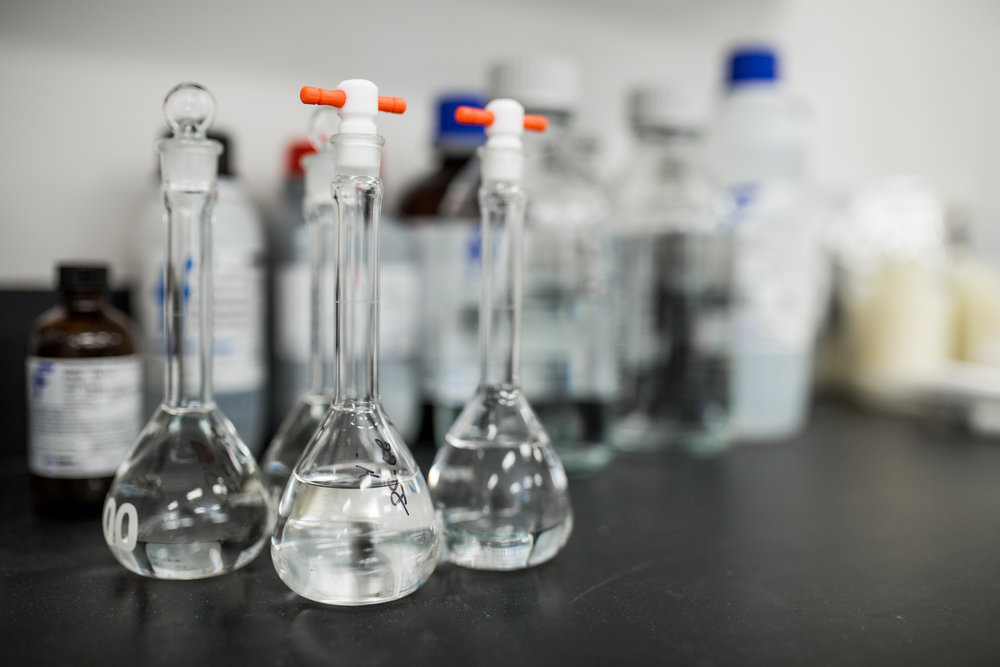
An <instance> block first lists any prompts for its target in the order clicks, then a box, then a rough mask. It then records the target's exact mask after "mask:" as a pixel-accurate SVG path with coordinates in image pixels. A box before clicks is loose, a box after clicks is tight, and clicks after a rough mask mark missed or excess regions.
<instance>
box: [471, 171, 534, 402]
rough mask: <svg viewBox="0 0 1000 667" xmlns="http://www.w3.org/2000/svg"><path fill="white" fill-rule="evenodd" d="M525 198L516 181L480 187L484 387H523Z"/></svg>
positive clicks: (482, 371) (481, 346)
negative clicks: (522, 315)
mask: <svg viewBox="0 0 1000 667" xmlns="http://www.w3.org/2000/svg"><path fill="white" fill-rule="evenodd" d="M526 200H527V198H526V196H525V194H524V191H523V190H522V189H521V187H520V185H519V184H516V183H511V182H505V181H485V182H484V183H483V185H482V187H481V188H480V190H479V207H480V211H482V251H481V257H482V267H483V280H482V296H481V300H480V306H479V352H480V363H481V366H480V371H481V373H480V375H481V377H480V389H487V388H497V387H499V388H502V389H518V388H520V383H521V381H520V365H521V271H522V260H521V237H522V233H523V228H524V209H525V204H526Z"/></svg>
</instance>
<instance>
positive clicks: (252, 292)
mask: <svg viewBox="0 0 1000 667" xmlns="http://www.w3.org/2000/svg"><path fill="white" fill-rule="evenodd" d="M264 264H265V262H264V258H263V257H261V256H260V253H259V252H256V251H254V250H253V249H252V248H218V249H216V252H215V257H214V267H213V268H214V272H213V286H214V298H213V308H214V319H213V339H214V352H215V354H214V357H213V376H212V381H213V387H214V389H215V391H216V393H230V392H241V391H252V390H254V389H257V388H259V387H260V386H261V385H262V384H263V383H264V377H265V373H266V368H265V349H264V327H265V317H266V313H265V311H264V308H265V300H264V299H265V294H264V291H265V290H266V288H267V285H266V277H265V273H264ZM144 266H145V267H146V268H145V270H144V273H143V275H142V279H141V285H140V290H141V294H142V298H141V299H139V303H140V304H141V305H140V307H139V309H138V316H139V317H138V319H139V323H140V325H141V326H142V331H143V335H144V337H145V340H146V346H147V347H146V349H147V351H148V354H147V355H146V362H147V365H146V386H147V387H151V388H155V389H156V390H157V391H160V390H162V387H163V357H164V329H163V299H164V292H165V290H164V286H163V259H162V256H161V255H160V254H159V253H156V254H153V253H151V254H150V256H149V257H147V261H146V262H145V264H144ZM196 279H197V278H196V276H194V275H190V272H189V273H188V274H186V275H185V277H184V284H185V286H186V287H187V289H185V291H184V298H185V299H190V298H196V296H197V289H195V282H196ZM192 325H193V326H192V330H194V326H196V323H194V322H192ZM186 349H187V351H188V353H190V354H197V350H194V349H193V348H186Z"/></svg>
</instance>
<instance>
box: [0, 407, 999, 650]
mask: <svg viewBox="0 0 1000 667" xmlns="http://www.w3.org/2000/svg"><path fill="white" fill-rule="evenodd" d="M426 457H427V452H426V450H425V451H424V458H425V459H426ZM0 465H2V467H0V470H2V478H0V499H2V511H0V607H2V611H0V633H2V636H0V664H2V665H27V664H31V665H50V664H56V665H58V664H67V665H92V664H93V665H96V664H103V665H124V664H127V665H215V666H219V665H300V664H302V665H324V666H328V665H397V666H399V667H406V666H407V665H499V666H503V667H512V666H513V667H527V666H529V665H545V666H547V667H548V666H555V665H619V664H628V665H633V664H644V665H668V664H670V665H673V664H697V665H713V664H722V665H745V664H762V665H782V664H794V665H851V664H869V665H886V664H893V665H895V664H900V665H904V664H905V665H943V664H983V665H997V664H1000V443H991V442H987V441H979V440H976V439H974V438H971V437H965V436H956V435H954V434H953V433H952V434H949V433H946V432H944V431H937V430H935V429H932V428H928V427H927V425H926V424H922V423H919V422H914V421H906V420H902V419H895V418H888V417H884V416H876V415H871V414H866V413H862V412H858V411H856V410H853V409H850V408H848V407H845V406H841V405H836V404H822V405H821V406H819V407H818V408H816V409H815V411H814V415H813V419H812V421H811V424H810V427H809V429H808V431H807V432H806V433H805V434H803V435H802V436H801V437H799V438H798V439H796V440H795V441H794V442H791V443H787V444H781V445H770V446H741V447H737V448H735V449H734V450H732V451H731V452H729V453H728V454H727V455H725V456H723V457H721V458H719V459H717V460H714V461H690V460H684V459H664V460H655V461H648V460H646V461H640V460H633V459H621V460H618V461H616V462H614V463H613V464H612V465H611V467H610V468H609V469H608V470H606V471H605V472H604V473H603V474H601V475H599V476H597V477H594V478H592V479H588V480H583V481H578V482H574V483H573V484H572V487H571V491H572V496H573V504H574V508H575V514H576V527H575V530H574V533H573V536H572V538H571V539H570V541H569V544H568V545H567V546H566V548H565V550H564V551H563V552H562V553H560V554H559V555H558V556H557V557H556V558H555V559H554V560H553V561H551V562H549V563H547V564H545V565H542V566H540V567H536V568H534V569H530V570H526V571H522V572H514V573H482V572H473V571H469V570H464V569H460V568H457V567H453V566H450V565H446V564H442V565H440V566H439V567H438V570H437V572H436V573H435V574H434V576H432V577H431V579H430V580H429V581H428V582H427V584H426V585H425V586H424V587H423V588H422V589H421V590H419V591H417V592H416V593H415V594H413V595H411V596H409V597H407V598H404V599H402V600H399V601H397V602H394V603H390V604H385V605H377V606H371V607H362V608H332V607H325V606H323V605H319V604H314V603H311V602H308V601H306V600H304V599H302V598H299V597H297V596H295V595H294V594H293V593H291V592H290V591H289V590H288V589H286V588H285V587H284V585H283V584H282V583H281V581H280V580H279V579H278V577H277V575H276V574H275V573H274V570H273V569H272V567H271V562H270V557H269V555H268V553H267V552H266V551H265V552H264V553H263V554H262V555H261V556H260V557H259V558H258V559H257V560H256V561H255V562H254V563H252V564H251V565H250V566H248V567H247V568H245V569H244V570H242V571H239V572H236V573H234V574H229V575H226V576H222V577H217V578H214V579H206V580H200V581H190V582H178V581H153V580H150V579H145V578H142V577H139V576H137V575H133V574H131V573H129V572H127V571H125V570H124V569H123V568H122V567H121V566H119V565H118V564H117V562H116V561H115V560H114V559H113V558H112V557H111V555H110V553H109V552H108V549H107V547H106V546H105V544H104V540H103V537H102V535H101V530H100V527H99V522H98V521H97V520H96V519H94V520H92V521H82V522H60V521H52V520H43V519H40V518H37V517H36V516H35V515H34V514H33V512H32V510H31V508H30V504H29V500H28V484H27V475H26V469H25V462H24V458H23V456H21V457H17V456H8V457H7V458H5V459H0Z"/></svg>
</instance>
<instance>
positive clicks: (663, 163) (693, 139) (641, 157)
mask: <svg viewBox="0 0 1000 667" xmlns="http://www.w3.org/2000/svg"><path fill="white" fill-rule="evenodd" d="M634 135H635V140H636V146H637V147H636V160H637V162H638V163H639V167H640V168H643V169H648V170H650V171H653V172H656V173H657V174H659V175H661V176H667V177H669V176H677V177H679V176H682V175H683V174H686V173H688V172H689V171H690V170H691V169H692V166H693V165H694V162H695V159H696V156H697V151H698V135H697V133H695V132H693V131H685V130H672V129H667V128H643V127H637V128H635V131H634Z"/></svg>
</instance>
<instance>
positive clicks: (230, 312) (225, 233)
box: [133, 134, 268, 455]
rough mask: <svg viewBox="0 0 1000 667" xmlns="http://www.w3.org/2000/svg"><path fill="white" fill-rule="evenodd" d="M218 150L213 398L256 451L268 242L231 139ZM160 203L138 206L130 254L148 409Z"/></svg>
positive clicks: (158, 329) (158, 285) (158, 365)
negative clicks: (237, 168) (238, 172)
mask: <svg viewBox="0 0 1000 667" xmlns="http://www.w3.org/2000/svg"><path fill="white" fill-rule="evenodd" d="M211 136H212V137H213V138H215V140H217V141H219V142H220V143H222V145H223V152H222V153H221V155H220V156H219V165H218V168H219V179H218V181H219V185H218V189H219V194H218V200H217V203H216V205H215V223H214V225H215V227H214V232H215V234H214V236H215V257H214V266H215V294H214V296H215V361H214V363H215V382H216V394H215V401H216V403H217V404H218V405H219V407H220V409H222V411H223V412H225V414H226V415H227V416H228V417H229V418H230V419H231V420H232V421H233V423H234V424H235V425H236V428H237V430H238V431H239V432H240V434H241V435H242V436H243V437H244V438H245V441H246V444H247V446H248V447H249V448H250V450H251V451H252V452H253V453H254V454H255V455H257V454H259V453H260V452H261V451H262V450H263V448H264V445H265V439H266V436H267V426H268V402H267V379H268V378H267V376H268V373H267V348H266V325H267V282H266V277H267V276H266V274H267V248H266V236H265V230H264V225H263V222H262V220H261V217H260V215H259V214H258V213H257V211H256V210H255V209H254V206H253V204H252V203H251V201H250V198H249V197H248V196H247V194H246V191H245V189H244V188H243V185H242V183H241V182H240V181H239V180H238V179H237V178H236V177H235V175H234V173H233V170H232V158H231V157H230V153H229V152H230V150H231V145H232V141H231V140H229V139H228V138H227V137H226V136H225V135H223V134H213V135H211ZM162 209H163V202H162V196H161V195H160V193H159V189H158V188H157V189H156V190H152V191H151V192H150V194H149V196H148V199H147V201H146V203H145V204H144V205H143V207H142V209H141V211H140V219H139V223H138V227H139V228H138V230H137V233H136V236H135V238H134V242H135V248H134V251H133V254H134V256H135V259H136V260H138V262H139V268H138V277H139V279H138V281H137V283H136V290H137V291H136V293H135V294H134V298H133V303H135V307H136V318H137V320H138V322H139V325H140V327H141V329H142V333H143V340H144V343H145V346H146V351H145V360H146V364H145V371H146V378H145V406H146V414H150V413H152V411H153V410H154V409H155V407H156V406H157V404H158V402H159V400H160V398H161V397H162V395H163V368H164V365H163V350H164V349H165V348H164V344H163V333H164V328H163V318H162V309H163V295H164V288H163V256H162V255H163V246H164V244H165V243H166V230H165V228H164V224H163V211H162Z"/></svg>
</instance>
